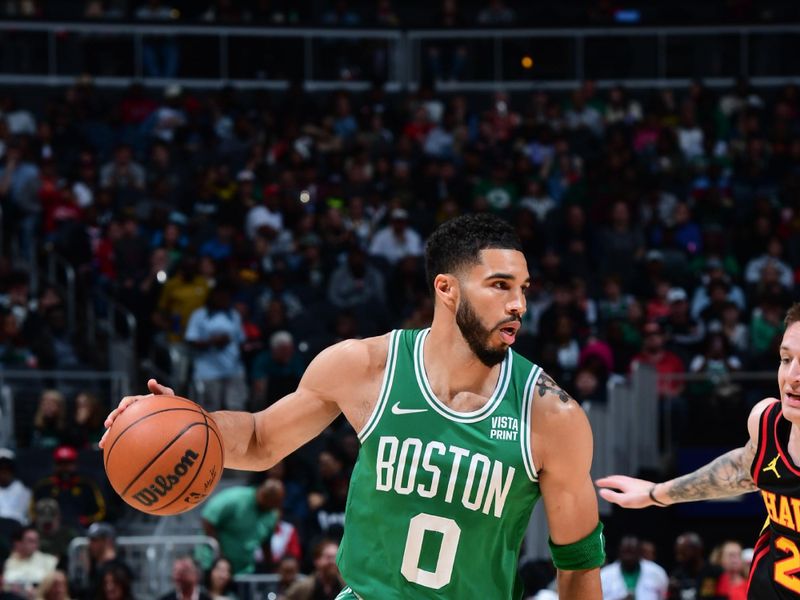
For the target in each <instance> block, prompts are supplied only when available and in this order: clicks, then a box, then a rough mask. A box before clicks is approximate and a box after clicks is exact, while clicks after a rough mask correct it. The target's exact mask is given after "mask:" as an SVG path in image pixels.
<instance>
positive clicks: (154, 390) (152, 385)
mask: <svg viewBox="0 0 800 600" xmlns="http://www.w3.org/2000/svg"><path fill="white" fill-rule="evenodd" d="M147 389H148V390H150V393H149V394H147V395H140V396H125V397H124V398H123V399H122V400H120V402H119V405H118V406H117V408H115V409H114V410H112V411H111V412H110V413H109V415H108V416H107V417H106V420H105V423H103V425H104V426H105V428H106V431H105V433H104V434H103V437H102V438H101V439H100V443H99V444H98V445H99V446H100V447H101V448H102V447H103V446H104V445H105V443H106V437H108V429H109V427H111V424H112V423H113V422H114V419H116V418H117V417H118V416H119V415H120V413H121V412H122V411H123V410H125V409H126V408H128V407H129V406H130V405H131V404H133V403H134V402H136V401H137V400H140V399H142V398H146V397H147V396H152V395H154V394H155V395H159V396H174V395H175V392H174V391H173V389H172V388H169V387H167V386H165V385H161V384H160V383H158V381H156V380H155V379H148V380H147Z"/></svg>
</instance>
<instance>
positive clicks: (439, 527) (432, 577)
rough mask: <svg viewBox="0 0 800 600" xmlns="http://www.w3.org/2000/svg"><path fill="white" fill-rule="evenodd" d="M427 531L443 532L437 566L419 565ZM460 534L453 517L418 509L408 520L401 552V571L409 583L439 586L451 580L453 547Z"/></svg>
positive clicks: (456, 544)
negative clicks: (430, 567) (429, 569)
mask: <svg viewBox="0 0 800 600" xmlns="http://www.w3.org/2000/svg"><path fill="white" fill-rule="evenodd" d="M426 531H437V532H439V533H441V534H442V544H441V546H440V547H439V557H438V558H437V559H436V570H435V571H427V570H425V569H421V568H420V566H419V559H420V554H421V553H422V542H423V540H424V539H425V532H426ZM460 537H461V528H460V527H459V526H458V523H456V522H455V521H453V519H447V518H445V517H437V516H436V515H429V514H427V513H420V514H418V515H417V516H415V517H413V518H412V519H411V521H410V522H409V524H408V537H406V549H405V551H404V552H403V564H402V566H401V567H400V572H401V573H402V574H403V577H405V578H406V579H407V580H408V581H410V582H411V583H417V584H419V585H424V586H425V587H428V588H431V589H434V590H438V589H441V588H443V587H444V586H446V585H447V584H448V583H450V579H451V578H452V576H453V565H454V564H455V560H456V548H457V547H458V540H459V538H460Z"/></svg>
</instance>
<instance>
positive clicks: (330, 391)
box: [100, 336, 388, 471]
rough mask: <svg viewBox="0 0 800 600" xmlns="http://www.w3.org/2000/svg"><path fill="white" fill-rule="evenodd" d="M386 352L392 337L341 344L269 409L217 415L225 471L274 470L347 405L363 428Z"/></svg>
mask: <svg viewBox="0 0 800 600" xmlns="http://www.w3.org/2000/svg"><path fill="white" fill-rule="evenodd" d="M387 349H388V337H387V336H383V337H379V338H369V339H367V340H347V341H344V342H340V343H339V344H336V345H334V346H331V347H329V348H326V349H325V350H323V351H322V352H321V353H320V354H319V355H318V356H317V357H316V358H314V360H313V361H311V364H310V365H309V366H308V368H307V369H306V372H305V373H304V375H303V378H302V380H301V381H300V385H299V386H298V387H297V390H296V391H294V392H293V393H291V394H289V395H287V396H284V397H283V398H281V399H280V400H279V401H278V402H276V403H275V404H273V405H272V406H270V407H268V408H266V409H265V410H263V411H261V412H258V413H255V414H254V413H249V412H239V411H218V412H215V413H212V417H213V418H214V421H215V423H216V424H217V426H218V428H219V431H220V435H221V437H222V445H223V447H224V448H225V467H226V468H231V469H242V470H248V471H263V470H265V469H268V468H270V467H271V466H273V465H275V464H276V463H277V462H278V461H280V460H281V459H282V458H284V457H286V456H287V455H289V454H291V453H292V452H294V451H295V450H296V449H297V448H299V447H300V446H302V445H303V444H305V443H306V442H308V441H309V440H311V439H313V438H314V437H316V436H317V435H318V434H319V433H321V432H322V431H323V430H324V429H325V428H326V427H327V426H328V425H330V424H331V423H332V422H333V420H334V419H335V418H336V417H337V416H338V415H339V414H340V413H341V412H342V408H341V407H346V408H345V414H346V416H347V417H348V419H349V420H350V421H351V423H352V424H353V426H354V427H356V428H358V425H359V423H358V419H359V418H362V417H363V418H364V419H366V417H367V416H368V415H369V412H370V410H371V405H370V402H371V401H372V402H374V399H375V398H377V395H378V391H377V388H376V389H375V390H374V394H373V393H372V391H373V390H372V389H371V388H370V387H369V385H370V382H377V385H379V384H380V375H381V374H382V372H383V368H384V367H385V365H386V354H387ZM147 386H148V388H149V390H150V392H151V393H152V394H163V395H174V392H173V391H172V390H171V389H170V388H168V387H166V386H163V385H160V384H159V383H158V382H157V381H156V380H155V379H151V380H150V381H148V382H147ZM144 397H145V396H127V397H125V398H123V399H122V401H121V402H120V403H119V406H117V408H115V409H114V410H113V411H111V413H110V414H109V415H108V417H107V418H106V421H105V426H106V428H108V427H111V424H112V423H113V422H114V419H115V418H116V417H117V416H118V415H119V414H120V413H121V412H122V411H124V410H125V409H126V408H127V407H128V406H130V405H131V404H132V403H134V402H136V401H137V400H139V399H141V398H144ZM354 421H355V422H354ZM107 433H108V432H106V435H107ZM105 437H106V436H104V437H103V440H101V442H100V447H103V445H104V442H105Z"/></svg>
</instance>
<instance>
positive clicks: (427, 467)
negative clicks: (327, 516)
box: [338, 329, 541, 600]
mask: <svg viewBox="0 0 800 600" xmlns="http://www.w3.org/2000/svg"><path fill="white" fill-rule="evenodd" d="M429 331H430V330H429V329H426V330H422V331H409V330H402V331H393V332H392V333H391V336H390V343H389V355H388V358H387V362H386V370H385V374H384V379H383V385H382V386H381V392H380V396H379V398H378V402H377V404H376V406H375V410H374V411H373V413H372V415H371V416H370V418H369V420H368V421H367V423H366V425H365V426H364V428H363V429H362V430H361V431H360V432H359V433H358V436H359V439H360V441H361V449H360V451H359V455H358V462H357V463H356V466H355V469H354V471H353V476H352V478H351V481H350V493H349V495H348V498H347V511H346V513H345V531H344V539H343V540H342V543H341V547H340V549H339V560H338V562H339V569H340V570H341V573H342V576H343V577H344V580H345V581H346V582H347V585H348V586H350V588H352V590H353V592H354V595H355V596H356V597H359V598H363V600H392V599H399V598H403V599H408V598H414V599H417V598H438V599H444V598H448V599H453V600H464V599H472V598H492V599H493V600H505V599H517V598H521V597H522V584H521V582H520V581H519V578H518V576H517V562H518V560H519V552H520V546H521V544H522V538H523V536H524V534H525V530H526V528H527V526H528V522H529V521H530V515H531V511H532V510H533V506H534V504H535V503H536V500H537V499H538V498H539V495H540V494H539V484H538V479H537V474H536V470H535V468H534V465H533V460H532V458H531V452H530V414H531V401H532V396H533V388H534V385H535V383H536V379H537V378H538V376H539V373H540V372H541V369H540V368H539V367H537V366H535V365H533V364H531V363H530V362H529V361H527V360H525V359H524V358H522V357H521V356H520V355H519V354H516V353H514V352H512V351H511V350H509V351H508V352H507V354H506V358H505V360H504V361H503V363H502V364H501V367H500V377H499V378H498V381H497V386H496V388H495V390H494V393H493V394H492V396H491V398H489V400H488V402H486V404H485V405H484V406H482V407H481V408H479V409H478V410H475V411H472V412H456V411H454V410H452V409H450V408H448V407H447V406H446V405H445V404H443V403H442V402H441V401H439V399H438V398H436V396H435V395H434V394H433V392H432V390H431V386H430V384H429V382H428V378H427V376H426V374H425V369H424V366H423V365H424V362H423V347H424V342H425V338H426V337H427V335H428V333H429Z"/></svg>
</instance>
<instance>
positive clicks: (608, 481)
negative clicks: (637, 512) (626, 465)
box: [595, 475, 631, 490]
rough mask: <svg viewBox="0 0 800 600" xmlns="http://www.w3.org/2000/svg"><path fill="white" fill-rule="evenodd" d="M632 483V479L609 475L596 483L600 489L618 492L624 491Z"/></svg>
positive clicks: (624, 476)
mask: <svg viewBox="0 0 800 600" xmlns="http://www.w3.org/2000/svg"><path fill="white" fill-rule="evenodd" d="M630 483H631V478H630V477H627V476H626V475H609V476H608V477H601V478H600V479H598V480H596V481H595V484H596V485H597V486H598V487H603V488H616V489H618V490H624V489H625V488H626V487H627V486H628V485H629V484H630Z"/></svg>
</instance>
